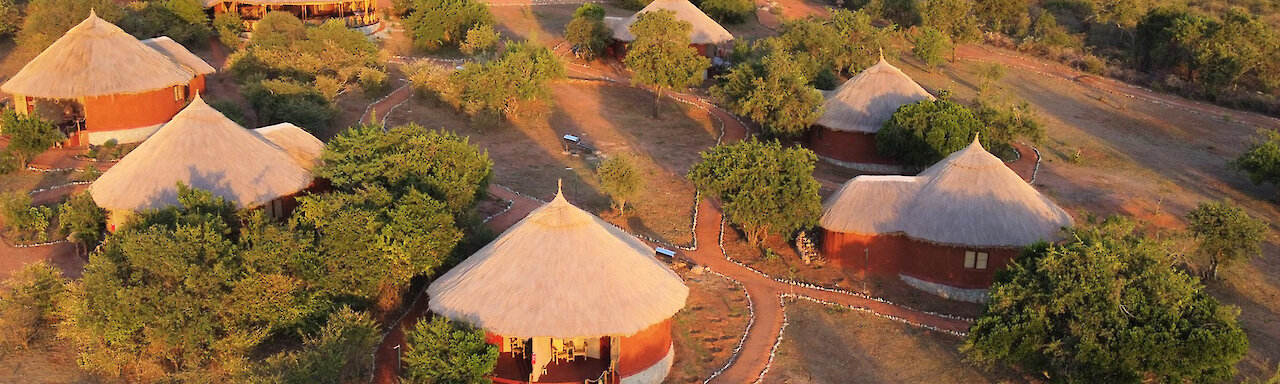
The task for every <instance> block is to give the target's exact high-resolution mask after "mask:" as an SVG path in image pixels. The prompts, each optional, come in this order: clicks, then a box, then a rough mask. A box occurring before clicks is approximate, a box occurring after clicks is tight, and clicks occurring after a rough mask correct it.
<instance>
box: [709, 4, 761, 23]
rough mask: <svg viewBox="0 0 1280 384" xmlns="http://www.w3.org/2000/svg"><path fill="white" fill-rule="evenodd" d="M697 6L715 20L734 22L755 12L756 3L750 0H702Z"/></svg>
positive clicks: (741, 20)
mask: <svg viewBox="0 0 1280 384" xmlns="http://www.w3.org/2000/svg"><path fill="white" fill-rule="evenodd" d="M698 8H700V9H702V12H705V13H706V14H707V16H709V17H711V18H712V19H714V20H715V21H718V22H720V23H729V24H736V23H741V22H743V21H745V20H747V19H748V18H750V17H751V16H752V15H754V14H755V11H756V3H755V2H754V1H752V0H702V2H701V3H699V4H698Z"/></svg>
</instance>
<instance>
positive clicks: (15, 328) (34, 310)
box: [0, 261, 67, 351]
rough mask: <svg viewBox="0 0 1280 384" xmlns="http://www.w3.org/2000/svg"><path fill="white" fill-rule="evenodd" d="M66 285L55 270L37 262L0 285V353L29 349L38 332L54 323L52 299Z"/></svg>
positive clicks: (23, 267) (45, 263)
mask: <svg viewBox="0 0 1280 384" xmlns="http://www.w3.org/2000/svg"><path fill="white" fill-rule="evenodd" d="M66 283H67V279H66V278H63V277H62V271H59V270H58V268H57V267H54V266H53V265H50V264H49V263H47V262H44V261H37V262H34V263H30V264H26V265H24V266H22V268H21V269H18V270H17V271H15V272H14V274H13V276H10V277H9V279H8V280H6V281H4V282H3V284H0V351H3V350H5V349H9V348H19V349H26V348H28V347H30V343H31V340H33V339H34V338H35V337H36V336H37V334H39V333H40V331H42V330H44V329H46V327H48V326H50V325H53V324H54V323H55V322H56V321H57V315H56V313H55V311H54V310H55V299H56V298H57V297H58V295H60V294H62V291H63V288H64V286H65V285H66Z"/></svg>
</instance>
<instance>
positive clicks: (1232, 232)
mask: <svg viewBox="0 0 1280 384" xmlns="http://www.w3.org/2000/svg"><path fill="white" fill-rule="evenodd" d="M1187 226H1188V227H1189V229H1190V230H1191V234H1192V235H1193V236H1195V238H1196V243H1197V251H1198V253H1199V254H1200V256H1202V257H1205V258H1207V259H1208V261H1209V271H1208V273H1207V274H1208V276H1209V278H1217V277H1218V266H1220V265H1229V264H1231V263H1235V262H1238V261H1245V260H1249V258H1250V257H1253V256H1254V255H1260V254H1262V240H1264V239H1265V238H1266V233H1267V230H1268V229H1269V226H1268V225H1267V223H1266V222H1265V221H1262V220H1261V219H1255V218H1253V217H1250V216H1249V214H1248V213H1245V211H1244V209H1243V208H1240V206H1237V205H1235V204H1234V203H1232V202H1231V201H1229V200H1223V201H1207V202H1204V203H1200V205H1198V206H1196V209H1193V210H1191V212H1188V213H1187Z"/></svg>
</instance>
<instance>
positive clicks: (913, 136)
mask: <svg viewBox="0 0 1280 384" xmlns="http://www.w3.org/2000/svg"><path fill="white" fill-rule="evenodd" d="M982 129H983V126H982V122H981V121H979V120H978V119H977V118H976V117H975V116H974V115H973V112H972V111H970V110H969V109H968V108H965V106H963V105H960V104H958V103H956V102H954V101H951V100H950V98H948V97H946V96H943V97H942V98H941V99H938V100H922V101H919V102H916V103H912V104H907V105H904V106H902V107H900V108H898V111H897V112H894V113H893V116H892V117H890V118H889V121H886V122H885V123H884V127H882V128H880V130H879V131H877V132H876V150H877V151H879V152H880V153H881V154H883V155H885V156H889V157H891V158H894V159H897V160H899V161H901V162H903V163H905V164H907V165H912V166H916V167H925V166H928V165H930V164H933V163H936V162H938V161H939V160H942V159H943V158H944V157H947V155H950V154H951V153H952V152H955V151H958V150H960V149H963V148H964V147H965V146H967V145H969V143H971V142H973V137H974V135H976V134H978V132H979V131H981V130H982ZM981 139H982V142H983V144H984V146H986V147H987V148H992V147H993V144H995V143H992V142H991V138H990V137H989V135H982V136H981ZM1001 144H1002V143H1001Z"/></svg>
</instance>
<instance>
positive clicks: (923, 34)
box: [911, 27, 951, 69]
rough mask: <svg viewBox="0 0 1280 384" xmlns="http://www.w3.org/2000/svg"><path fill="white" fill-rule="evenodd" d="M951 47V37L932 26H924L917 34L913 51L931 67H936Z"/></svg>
mask: <svg viewBox="0 0 1280 384" xmlns="http://www.w3.org/2000/svg"><path fill="white" fill-rule="evenodd" d="M950 49H951V38H950V37H947V35H945V34H943V33H942V32H941V31H938V30H937V29H933V28H932V27H922V28H920V32H919V33H917V34H916V39H915V48H913V49H912V50H911V52H912V53H914V54H915V55H916V58H919V59H920V61H923V62H924V64H925V65H927V66H929V68H930V69H933V68H936V67H937V66H938V65H939V64H942V62H943V61H944V60H945V56H944V55H945V54H946V52H947V51H948V50H950Z"/></svg>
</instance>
